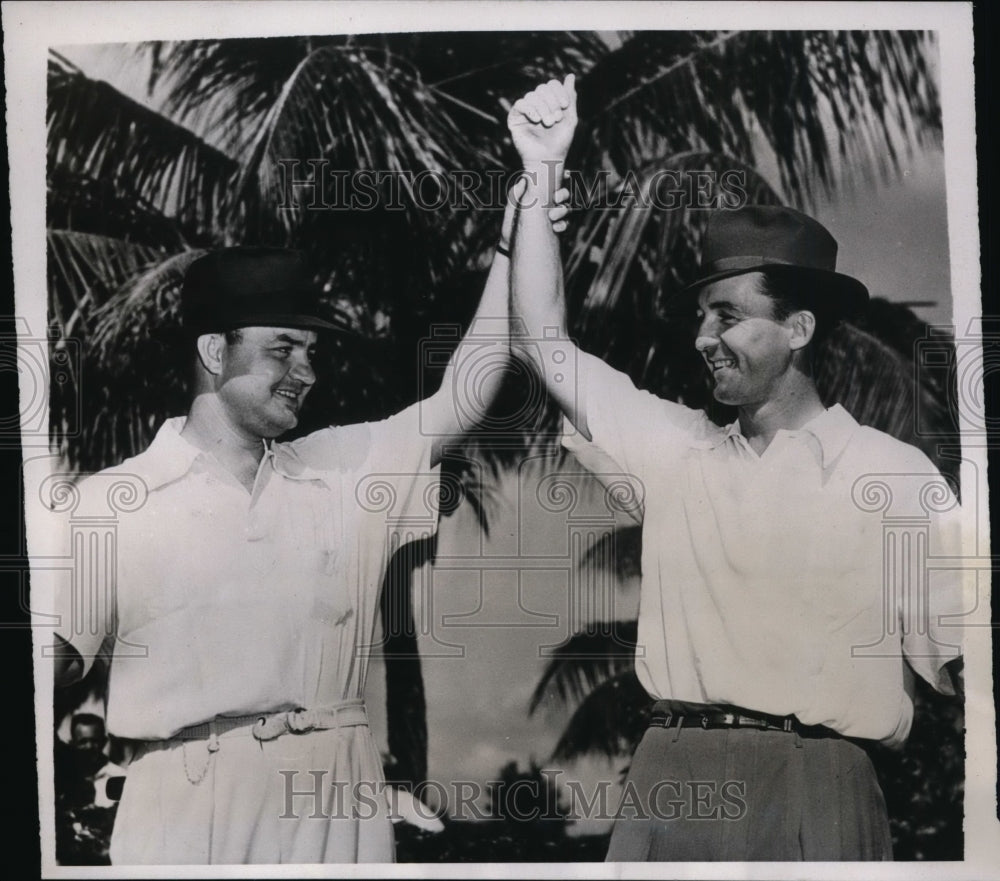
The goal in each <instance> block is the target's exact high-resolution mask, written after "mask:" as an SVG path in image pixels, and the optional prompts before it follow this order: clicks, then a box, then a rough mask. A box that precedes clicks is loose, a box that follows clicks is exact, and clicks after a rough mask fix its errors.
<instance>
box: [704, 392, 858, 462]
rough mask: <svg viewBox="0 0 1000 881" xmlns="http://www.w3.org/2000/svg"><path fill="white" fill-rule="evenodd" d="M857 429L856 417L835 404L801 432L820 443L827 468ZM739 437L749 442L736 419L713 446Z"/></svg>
mask: <svg viewBox="0 0 1000 881" xmlns="http://www.w3.org/2000/svg"><path fill="white" fill-rule="evenodd" d="M857 427H858V423H857V422H856V421H855V419H854V417H853V416H851V414H850V413H848V412H847V411H846V410H845V409H844V408H843V407H841V406H840V404H834V405H833V406H832V407H830V408H829V409H828V410H824V411H823V412H822V413H820V414H819V415H818V416H816V417H814V418H813V419H811V420H810V421H809V422H807V423H806V424H805V425H803V426H802V428H801V429H799V430H800V431H808V432H809V433H810V434H811V435H812V436H813V437H814V438H816V441H817V443H819V448H820V456H821V459H822V465H823V467H824V468H826V467H828V466H829V464H830V463H831V462H833V461H834V460H835V459H836V458H837V457H838V456H839V455H840V454H841V453H842V452H843V451H844V447H846V446H847V442H848V441H849V440H850V439H851V435H853V434H854V432H855V430H856V429H857ZM737 437H739V438H743V442H744V443H746V442H747V441H746V438H745V437H744V436H743V432H742V431H741V430H740V421H739V419H735V420H734V421H733V422H731V423H730V424H729V425H727V426H726V429H725V431H724V432H720V435H719V438H718V440H717V441H716V442H715V443H714V444H712V446H718V445H719V444H722V443H725V442H726V441H727V440H729V439H730V438H733V439H735V438H737Z"/></svg>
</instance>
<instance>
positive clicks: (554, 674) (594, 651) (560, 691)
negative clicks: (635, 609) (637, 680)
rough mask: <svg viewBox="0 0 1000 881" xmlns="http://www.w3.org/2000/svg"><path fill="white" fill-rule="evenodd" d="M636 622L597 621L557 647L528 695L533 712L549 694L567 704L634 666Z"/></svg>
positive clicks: (531, 711) (530, 710)
mask: <svg viewBox="0 0 1000 881" xmlns="http://www.w3.org/2000/svg"><path fill="white" fill-rule="evenodd" d="M636 632H637V622H636V621H598V622H594V623H592V624H589V625H588V626H587V628H586V629H585V630H582V631H580V632H579V633H575V634H574V635H573V636H571V637H570V638H569V640H567V642H566V643H565V644H564V645H562V646H560V647H559V648H557V649H556V650H555V651H554V652H553V654H552V658H551V660H550V661H549V662H548V663H547V664H546V665H545V671H544V672H543V673H542V678H541V679H540V680H539V682H538V685H536V686H535V690H534V692H532V695H531V703H530V705H529V710H528V711H529V713H534V712H535V710H537V709H538V707H539V706H541V704H542V702H543V701H544V700H546V698H548V697H549V695H550V693H551V692H552V691H554V692H555V696H556V697H557V699H558V700H559V701H560V702H561V703H563V704H567V703H569V702H570V701H578V700H582V699H583V698H584V697H585V696H586V695H587V694H588V693H589V692H590V691H592V690H593V689H594V688H596V687H597V686H598V685H600V684H601V683H603V682H604V681H605V680H607V679H609V678H611V677H613V676H617V675H618V674H620V673H622V672H624V671H627V670H631V669H632V668H633V667H634V665H635V643H636Z"/></svg>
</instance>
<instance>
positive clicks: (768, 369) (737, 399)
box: [695, 272, 808, 407]
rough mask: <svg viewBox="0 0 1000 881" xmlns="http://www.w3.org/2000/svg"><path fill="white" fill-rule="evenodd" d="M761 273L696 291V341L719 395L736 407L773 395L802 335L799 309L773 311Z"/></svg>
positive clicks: (773, 396) (715, 283)
mask: <svg viewBox="0 0 1000 881" xmlns="http://www.w3.org/2000/svg"><path fill="white" fill-rule="evenodd" d="M760 278H761V275H760V273H757V272H753V273H746V274H744V275H736V276H733V277H731V278H724V279H721V280H719V281H716V282H713V283H712V284H709V285H706V286H705V287H704V288H703V289H702V291H701V294H700V296H699V297H698V307H699V308H698V320H699V327H698V338H697V340H696V341H695V347H696V348H697V349H698V351H699V352H700V353H701V355H702V357H703V358H704V359H705V361H706V363H707V364H708V368H709V370H710V371H711V373H712V378H713V381H714V385H715V388H714V392H713V393H714V395H715V399H716V400H717V401H719V402H721V403H723V404H732V405H734V406H737V407H742V406H758V405H761V404H764V403H766V402H768V401H771V400H774V399H775V398H776V397H777V395H778V394H779V391H780V389H781V387H782V383H783V382H784V380H785V378H786V377H787V375H788V372H789V370H790V369H791V367H792V363H793V358H794V355H795V352H796V351H797V350H799V349H801V348H802V346H804V345H805V343H806V342H808V339H807V340H805V341H802V340H801V339H800V338H799V333H798V332H797V328H796V323H795V321H796V319H795V315H794V314H793V315H791V316H789V317H788V318H785V319H784V320H780V319H778V318H776V317H775V312H774V301H773V300H772V299H771V298H770V297H768V296H766V295H764V294H762V293H760V291H759V285H760Z"/></svg>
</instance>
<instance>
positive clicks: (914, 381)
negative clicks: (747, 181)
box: [816, 301, 959, 489]
mask: <svg viewBox="0 0 1000 881" xmlns="http://www.w3.org/2000/svg"><path fill="white" fill-rule="evenodd" d="M873 302H874V304H875V305H874V308H875V309H876V310H877V309H879V308H884V307H885V306H890V307H891V309H892V312H893V313H895V314H897V315H899V314H902V315H903V317H904V318H905V317H910V318H914V316H913V315H912V313H910V311H909V310H908V309H907V308H906V307H905V306H899V305H898V304H887V303H886V302H885V301H873ZM907 313H909V315H908V316H907ZM917 324H918V325H919V326H921V327H922V326H923V325H922V324H921V323H920V322H917ZM913 355H914V351H913V349H912V348H911V349H910V351H909V352H905V351H900V350H899V349H898V348H896V347H895V346H894V345H892V343H890V342H888V341H886V340H884V339H881V338H879V336H877V335H876V332H874V330H873V328H871V327H868V328H865V327H862V326H856V325H854V324H848V323H846V322H845V323H842V324H840V325H839V326H838V327H837V328H835V329H834V330H833V332H832V333H831V334H830V336H829V337H828V338H827V339H826V340H825V341H824V343H823V347H822V349H821V351H820V352H818V353H817V359H816V361H817V372H816V386H817V389H818V390H819V393H820V396H821V398H822V399H823V403H824V404H825V405H826V406H831V405H832V404H834V403H839V404H841V405H842V406H843V407H844V409H846V410H847V411H848V412H849V413H850V414H851V415H852V416H854V418H855V419H856V420H857V421H858V422H860V423H861V424H862V425H869V426H871V427H872V428H877V429H878V430H879V431H884V432H885V433H886V434H890V435H892V436H893V437H895V438H896V439H897V440H901V441H903V442H904V443H908V444H911V445H912V446H915V447H919V448H920V449H922V450H923V451H924V452H925V453H926V454H927V456H928V457H929V458H930V459H931V460H932V461H933V462H934V464H935V465H936V466H937V468H938V469H939V470H940V471H941V472H942V473H943V474H944V475H945V476H947V477H950V478H951V480H952V484H953V486H955V488H956V489H957V488H958V486H957V478H958V473H957V472H958V462H957V461H956V460H953V459H949V458H946V457H945V456H943V455H942V446H943V445H942V440H944V439H946V438H947V437H948V436H949V435H950V436H951V437H952V438H953V442H954V443H955V444H956V445H957V443H958V438H959V431H958V426H957V423H956V421H955V416H954V414H953V413H952V412H951V411H950V410H949V407H948V402H949V401H950V400H954V398H953V397H951V396H949V395H948V393H947V390H944V389H940V388H936V387H935V386H934V385H933V384H932V383H933V380H934V377H933V376H927V375H926V374H927V371H922V370H920V369H918V368H917V367H916V366H915V364H914V360H913ZM946 445H947V444H945V445H944V446H946Z"/></svg>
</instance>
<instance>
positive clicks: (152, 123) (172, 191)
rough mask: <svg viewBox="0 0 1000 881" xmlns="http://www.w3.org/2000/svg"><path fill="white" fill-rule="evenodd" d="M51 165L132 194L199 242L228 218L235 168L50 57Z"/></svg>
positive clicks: (177, 129)
mask: <svg viewBox="0 0 1000 881" xmlns="http://www.w3.org/2000/svg"><path fill="white" fill-rule="evenodd" d="M48 70H49V73H48V103H47V111H46V119H47V124H48V145H47V149H48V165H49V168H50V169H56V168H58V169H62V170H64V171H66V172H69V173H72V174H76V175H80V176H83V177H87V178H90V179H93V180H107V181H111V182H113V183H115V184H116V185H120V186H121V187H123V188H125V189H127V190H128V191H129V192H131V193H134V194H135V196H136V197H137V198H138V199H141V200H142V201H143V202H145V203H146V204H148V205H152V206H154V207H155V208H156V209H157V210H158V211H160V212H161V213H162V214H164V215H166V216H169V217H173V218H176V220H177V222H178V223H179V224H180V226H181V228H183V229H185V230H188V231H190V235H191V237H192V238H195V239H197V237H198V236H199V235H204V234H206V232H210V231H212V230H214V229H215V228H216V224H217V222H218V219H219V217H220V216H225V215H226V213H227V212H228V211H229V210H230V204H229V203H230V200H231V198H232V196H231V193H232V183H233V181H234V179H235V177H236V174H237V172H238V165H237V163H236V162H235V161H234V160H233V159H231V158H230V157H228V156H226V155H225V154H224V153H222V152H221V151H219V150H217V149H215V148H214V147H211V146H209V145H208V144H207V143H205V142H204V141H203V140H202V139H200V138H198V137H197V136H196V135H195V134H193V133H192V132H191V131H189V130H188V129H186V128H184V127H183V126H180V125H177V124H176V123H174V122H172V121H170V120H169V119H167V118H166V117H164V116H161V115H160V114H158V113H156V112H155V111H153V110H151V109H149V108H148V107H144V106H143V105H142V104H139V103H138V102H136V101H133V100H132V99H131V98H129V97H127V96H126V95H123V94H122V93H121V92H119V91H118V90H117V89H114V88H113V87H112V86H110V85H109V84H108V83H105V82H103V81H99V80H92V79H90V78H88V77H87V76H85V75H84V74H83V73H82V72H81V71H80V70H78V69H77V68H76V67H74V66H73V65H72V64H71V63H70V62H68V61H67V60H65V59H64V58H62V57H61V56H59V55H57V54H56V53H50V56H49V69H48Z"/></svg>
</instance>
